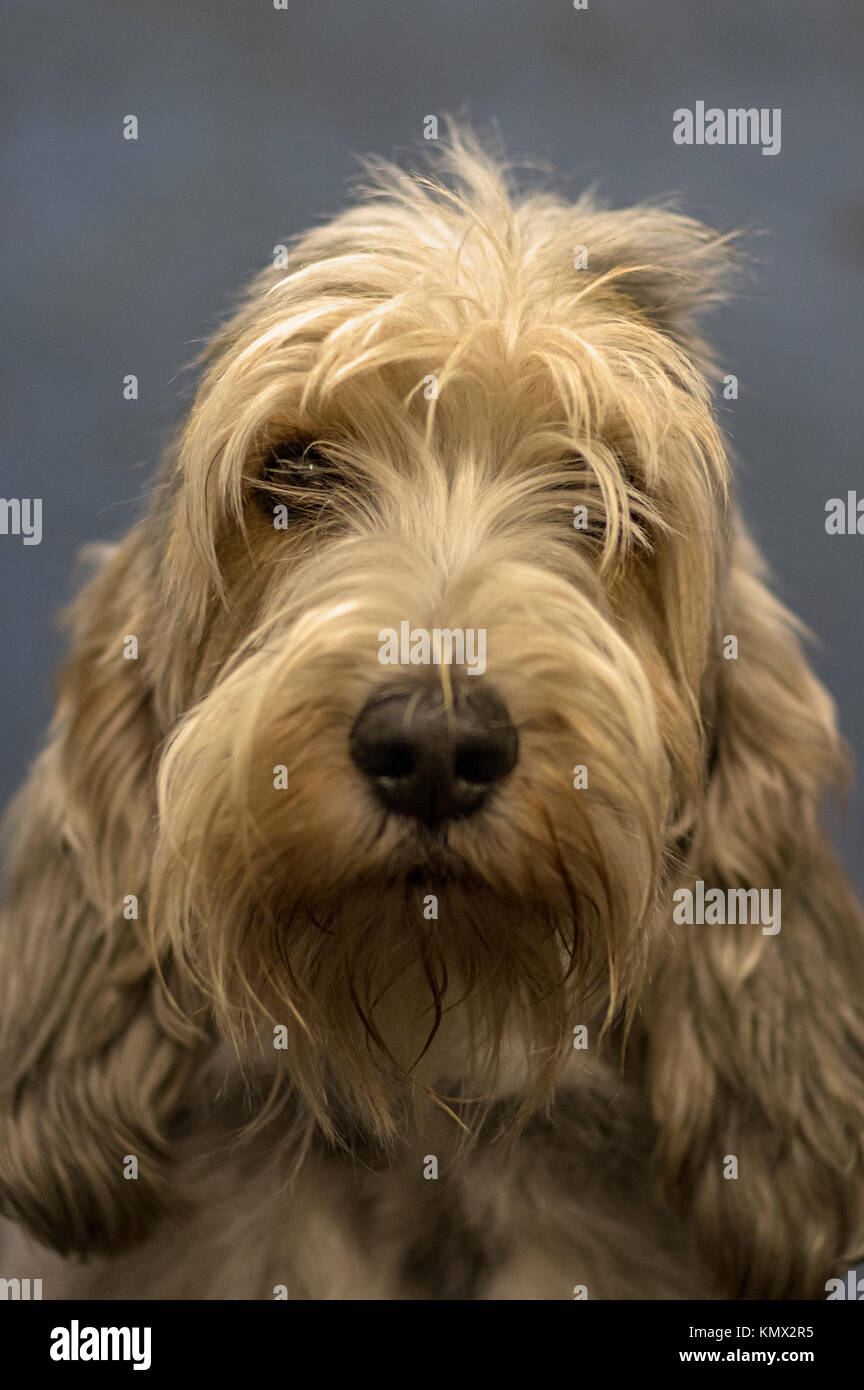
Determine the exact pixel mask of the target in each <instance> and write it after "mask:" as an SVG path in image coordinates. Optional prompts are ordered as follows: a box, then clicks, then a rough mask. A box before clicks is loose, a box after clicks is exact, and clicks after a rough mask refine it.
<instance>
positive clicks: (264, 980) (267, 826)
mask: <svg viewBox="0 0 864 1390" xmlns="http://www.w3.org/2000/svg"><path fill="white" fill-rule="evenodd" d="M444 158H445V160H448V161H449V163H450V165H451V166H452V171H453V174H454V178H453V180H452V181H451V182H446V181H439V180H437V179H436V178H427V177H420V176H413V175H408V174H406V173H403V172H400V171H399V170H397V169H395V168H392V167H390V166H387V167H384V168H383V169H378V170H377V172H376V173H375V174H374V177H373V185H374V186H373V187H372V188H371V189H367V191H366V193H365V195H364V196H363V197H362V198H361V199H360V200H358V202H357V203H356V205H355V206H353V207H352V208H351V210H349V211H348V212H346V213H345V214H344V215H342V216H340V217H338V218H337V219H336V220H335V221H333V222H332V223H330V224H329V225H327V226H324V227H321V228H319V229H317V230H315V231H312V232H311V233H309V234H308V235H307V236H305V237H303V238H302V239H301V240H299V241H298V242H297V243H296V244H295V245H294V246H293V247H292V249H291V251H290V255H289V258H288V265H287V267H285V268H284V269H279V270H275V269H273V270H268V271H266V272H265V273H263V274H262V275H260V276H259V277H258V278H257V279H256V281H255V282H254V284H253V285H252V287H251V290H250V293H249V295H248V297H247V298H246V300H245V301H244V303H243V304H242V306H241V307H240V309H239V311H238V312H237V313H236V314H235V315H234V317H233V318H232V319H231V321H230V322H229V323H228V325H227V327H226V328H225V329H224V330H223V331H222V332H221V333H220V334H219V335H218V336H217V338H216V339H215V341H214V342H213V344H212V345H211V347H210V348H209V350H208V354H207V365H206V371H205V374H204V377H203V380H202V383H201V385H200V388H199V390H198V394H197V397H196V399H195V402H194V405H193V407H192V410H191V413H190V415H189V418H188V420H187V422H186V425H185V428H184V430H183V434H182V437H181V439H180V441H179V444H178V445H177V447H176V448H175V449H173V450H172V451H170V453H169V456H168V458H167V460H166V463H165V466H164V471H163V474H162V477H161V480H160V482H159V485H158V487H157V488H156V490H155V492H154V495H153V499H152V504H151V506H150V508H149V510H148V512H147V515H146V516H145V518H144V519H143V521H142V522H141V523H140V524H139V525H138V526H136V528H135V529H134V530H133V531H132V532H131V534H130V535H128V536H127V537H126V539H125V540H124V541H123V542H122V543H121V544H120V545H119V546H118V547H117V548H116V549H114V550H113V552H112V553H110V554H109V555H108V556H107V557H106V558H105V560H104V563H103V565H102V566H101V568H100V570H99V572H98V573H97V574H96V576H95V577H94V578H93V579H92V581H91V582H90V583H89V584H88V585H87V587H86V588H85V589H84V591H83V593H82V594H81V596H80V598H79V599H78V600H77V603H76V605H75V608H74V612H73V621H72V648H71V655H70V657H69V659H68V661H67V663H66V666H65V669H64V672H63V677H62V685H61V691H60V698H59V704H58V709H57V714H56V718H55V721H54V724H53V727H52V730H51V734H50V738H49V742H48V744H47V747H46V749H45V751H44V752H43V753H42V754H41V756H40V758H39V759H38V761H37V763H36V765H35V767H34V769H33V771H32V773H31V775H30V777H29V779H28V781H27V783H26V785H25V786H24V788H23V790H22V791H21V793H20V794H19V797H18V799H17V801H16V802H15V803H14V805H13V807H12V809H11V812H10V817H9V824H10V827H11V832H12V836H13V844H12V848H11V856H10V868H9V883H8V894H7V906H6V909H5V915H4V918H3V924H2V942H0V1001H2V1008H0V1024H2V1044H3V1054H2V1055H3V1064H2V1077H0V1082H2V1121H0V1191H2V1198H3V1203H4V1207H5V1210H6V1212H7V1214H9V1215H11V1216H12V1217H14V1218H15V1219H16V1220H17V1221H18V1222H20V1223H21V1226H23V1228H26V1230H27V1231H29V1232H30V1233H32V1235H33V1236H35V1237H36V1239H37V1240H38V1241H39V1242H42V1243H43V1245H44V1246H47V1247H50V1248H51V1249H52V1250H53V1251H57V1252H60V1253H61V1254H62V1255H64V1256H69V1255H88V1256H90V1257H91V1259H90V1261H89V1262H88V1263H87V1264H86V1265H84V1266H81V1265H80V1264H78V1263H76V1262H74V1261H68V1260H61V1259H59V1258H58V1257H57V1256H56V1255H51V1254H49V1253H48V1251H47V1250H45V1249H43V1248H41V1247H38V1246H37V1247H32V1248H31V1250H30V1254H27V1253H26V1248H25V1247H26V1241H25V1238H24V1237H23V1236H21V1235H18V1236H16V1237H15V1238H14V1240H15V1243H14V1244H13V1245H11V1246H10V1247H9V1248H8V1249H7V1252H6V1254H5V1256H4V1260H3V1265H4V1267H3V1268H2V1269H0V1274H2V1275H5V1276H11V1275H18V1276H23V1275H26V1274H27V1273H32V1274H35V1275H43V1276H44V1281H45V1295H46V1297H53V1296H59V1295H69V1294H70V1293H71V1294H72V1295H74V1296H87V1295H91V1296H96V1297H119V1296H124V1295H130V1294H131V1295H134V1296H137V1297H142V1296H143V1297H172V1296H177V1297H208V1296H210V1297H227V1296H234V1297H244V1298H254V1297H273V1290H274V1287H276V1286H282V1287H283V1288H284V1290H285V1291H287V1294H288V1296H289V1297H312V1298H315V1297H325V1298H351V1297H356V1298H378V1297H380V1298H394V1297H409V1298H428V1297H476V1298H567V1297H570V1296H571V1291H572V1289H573V1287H574V1286H579V1285H581V1286H585V1287H587V1290H588V1294H589V1296H590V1297H592V1298H595V1297H621V1296H625V1297H626V1296H630V1297H644V1298H657V1297H660V1298H664V1297H668V1298H678V1297H681V1298H687V1297H708V1296H712V1295H719V1296H724V1297H753V1296H762V1297H770V1298H795V1297H809V1296H816V1297H819V1296H824V1283H825V1280H826V1279H827V1278H828V1277H829V1276H830V1275H831V1274H832V1273H833V1272H836V1270H838V1269H841V1270H842V1269H843V1268H844V1267H845V1264H846V1263H847V1262H848V1261H852V1260H854V1259H856V1258H860V1257H861V1255H862V1253H864V1201H862V1197H864V1183H862V1139H864V963H862V947H864V934H862V919H861V915H860V912H859V909H858V907H857V905H856V902H855V900H854V897H853V894H852V892H851V890H850V888H849V886H848V884H847V882H846V879H845V878H844V876H843V873H842V871H841V870H840V868H839V867H838V866H837V864H836V862H835V860H834V857H833V855H832V852H831V849H830V848H829V846H828V844H827V843H826V840H825V838H824V835H823V832H822V830H821V829H820V800H821V796H822V793H823V790H824V789H825V788H826V787H829V786H830V785H831V784H832V783H834V782H836V781H838V780H841V779H842V776H843V764H844V757H843V752H842V748H841V745H840V743H839V741H838V736H837V733H836V730H835V722H834V713H833V707H832V703H831V701H830V699H829V697H828V695H827V694H826V692H825V691H824V690H823V688H822V687H821V685H820V684H819V683H818V681H817V680H816V678H815V677H814V676H813V674H812V673H811V671H810V669H809V668H808V665H807V662H806V660H805V657H804V655H803V653H802V647H801V642H800V637H799V632H798V628H797V625H796V623H795V621H794V619H793V618H792V617H791V616H790V615H789V613H788V612H787V611H786V610H785V609H784V608H783V607H782V605H781V604H780V603H779V602H778V601H777V600H776V599H775V598H773V597H772V596H771V594H770V593H769V591H768V589H767V587H766V582H765V576H764V573H763V566H762V563H761V561H760V559H759V557H758V555H757V553H756V550H755V549H754V546H753V545H752V544H751V542H750V541H749V540H748V538H747V536H746V534H745V532H744V531H743V529H742V526H741V523H740V521H739V519H738V517H737V514H736V512H735V509H734V504H733V503H732V501H731V500H730V475H729V466H728V462H727V451H726V448H725V445H724V441H723V438H722V437H721V434H720V432H719V431H718V428H717V425H716V423H715V421H714V418H713V415H712V409H711V389H710V385H709V383H710V380H711V372H712V368H711V364H710V360H709V357H708V353H707V350H706V348H705V346H704V344H703V342H702V340H701V337H700V335H699V327H698V322H697V320H698V316H699V314H700V313H701V311H702V310H703V309H704V308H705V307H706V306H707V305H709V304H710V303H711V302H713V301H714V300H716V299H718V298H719V297H720V296H721V295H722V293H723V290H724V285H725V282H726V277H727V274H728V269H729V261H730V247H729V239H728V238H725V237H721V236H717V235H715V234H713V233H712V232H710V231H709V230H708V229H706V228H705V227H703V226H701V225H699V224H697V223H696V222H694V221H692V220H690V219H688V218H687V217H684V216H682V215H681V214H679V213H677V212H674V211H671V210H669V209H668V208H652V207H638V208H635V209H630V210H628V211H620V212H619V211H609V210H606V209H604V208H603V207H601V206H599V205H598V204H597V203H596V202H595V201H593V200H592V199H590V198H587V197H586V198H583V199H581V200H579V201H578V202H576V203H574V204H565V203H563V202H560V201H558V200H556V199H555V198H554V197H552V196H549V195H547V194H535V195H533V196H525V197H520V196H519V195H518V194H517V193H515V192H514V191H513V189H512V187H511V183H510V176H509V174H508V172H507V170H506V168H505V166H504V165H503V164H502V163H501V162H500V161H498V160H497V159H494V158H491V157H489V156H487V155H485V154H484V153H483V152H482V151H481V149H480V148H479V147H478V146H477V145H476V143H475V142H474V141H473V139H472V138H471V137H470V136H469V135H465V134H464V133H462V134H460V133H459V132H458V131H456V132H454V134H453V136H452V139H451V141H450V143H449V146H448V150H447V152H446V154H445V155H444ZM576 245H584V246H585V247H587V249H588V255H589V263H588V268H587V269H576V268H574V262H573V248H574V246H576ZM430 377H434V378H435V383H434V388H435V389H429V378H430ZM312 448H314V450H315V451H316V452H315V454H314V457H316V458H318V459H320V458H322V457H323V458H326V460H327V464H326V471H325V490H323V491H322V490H315V491H310V489H309V488H308V487H307V488H304V489H302V490H300V489H299V485H297V484H295V483H294V482H293V481H291V475H283V474H280V473H279V472H278V469H277V471H276V472H275V474H274V470H273V461H274V460H278V459H282V458H284V457H286V456H289V457H293V458H297V457H300V456H301V455H303V452H304V451H308V450H309V449H312ZM286 477H287V479H288V480H287V481H286ZM280 504H284V505H285V506H286V507H287V512H286V513H285V514H284V515H287V516H288V518H289V520H288V525H287V529H277V527H275V526H274V524H273V522H274V515H275V514H274V507H275V506H278V505H280ZM579 505H584V506H586V507H587V509H588V512H587V515H588V518H589V526H588V529H587V530H585V531H580V530H577V529H574V527H573V524H572V520H573V516H574V507H576V506H579ZM403 619H409V620H410V621H411V622H412V623H413V624H418V625H426V626H428V627H430V628H431V627H435V626H441V627H449V628H454V627H464V628H469V627H475V628H484V629H485V630H486V632H487V634H488V653H489V655H488V669H487V672H486V675H485V676H484V677H483V678H482V679H483V681H484V682H487V683H488V684H489V685H490V686H492V687H493V688H494V690H495V691H496V692H497V694H498V695H499V696H500V698H501V699H503V701H504V702H505V703H506V706H507V709H508V710H509V713H510V718H511V720H512V722H513V724H514V725H515V727H516V729H517V730H518V733H519V740H520V754H519V761H518V764H517V766H516V768H515V770H514V771H513V773H512V775H511V776H510V777H509V778H508V779H507V781H506V782H505V783H504V784H503V785H502V787H501V789H500V791H499V792H498V795H497V796H496V797H495V798H494V799H493V800H492V801H491V802H490V803H489V806H488V809H486V810H484V811H483V812H482V814H480V815H478V816H475V817H473V818H471V819H467V820H464V821H459V822H455V823H453V824H452V825H451V826H450V827H449V828H448V830H447V832H446V834H439V835H438V836H437V837H436V836H431V835H430V836H423V835H422V834H420V832H418V831H416V830H415V829H414V828H413V827H412V824H411V823H410V822H409V821H406V820H403V819H401V818H399V817H397V816H393V815H390V816H388V815H386V814H385V813H383V812H382V811H381V810H380V809H379V808H378V807H377V806H376V805H375V803H374V802H373V799H372V797H371V795H370V793H369V791H368V789H367V787H366V785H365V784H364V782H363V779H362V778H361V777H360V776H359V774H358V772H357V770H356V769H355V768H354V767H353V766H352V764H351V761H350V758H349V755H348V734H349V731H350V729H351V726H352V722H353V720H354V719H355V717H356V715H357V713H358V711H359V709H360V708H361V706H362V705H363V703H364V701H366V699H367V698H368V697H369V695H370V694H371V693H372V692H373V691H374V690H375V689H376V688H377V687H379V686H380V685H382V684H383V683H384V681H385V679H386V675H387V672H386V670H385V668H383V667H382V666H381V665H380V664H379V662H378V660H377V653H378V640H377V639H378V633H379V630H381V629H383V628H385V627H388V626H391V627H398V625H399V623H400V622H401V621H402V620H403ZM729 634H732V635H735V636H736V637H737V639H738V643H739V657H738V660H737V661H734V660H731V661H727V660H724V659H723V639H724V637H726V636H727V635H729ZM129 637H135V638H137V643H138V649H137V659H125V658H126V656H128V655H129V643H128V638H129ZM403 674H404V673H403ZM408 675H409V676H410V678H411V679H412V680H413V681H415V682H419V683H420V684H422V683H423V682H425V681H442V682H443V686H444V693H445V695H446V696H448V697H449V696H450V695H452V690H451V684H452V686H453V687H455V686H458V684H459V682H460V681H464V680H465V677H464V675H463V674H462V673H461V672H460V671H458V670H457V669H453V668H439V669H431V670H430V669H428V668H427V669H426V670H425V671H423V672H422V673H421V675H419V676H418V673H417V670H416V669H415V668H410V670H409V671H408ZM468 683H469V684H471V683H472V682H471V680H470V679H469V681H468ZM576 765H583V766H585V767H586V768H587V769H588V787H587V788H583V789H578V790H577V789H574V787H573V785H572V769H573V768H574V766H576ZM279 766H284V767H285V768H286V769H287V778H286V779H285V780H286V783H287V785H285V786H280V787H277V786H276V785H274V783H275V781H278V780H279V779H278V776H277V775H276V773H275V769H276V768H278V767H279ZM697 879H702V880H704V881H705V883H706V884H707V885H709V886H711V887H719V888H723V889H725V888H731V887H745V888H749V887H757V888H779V889H781V890H782V905H783V906H782V913H783V917H782V931H781V933H780V934H779V935H777V936H773V937H772V936H766V935H763V934H762V933H761V932H760V930H759V928H758V927H753V926H725V927H718V926H714V927H712V926H691V927H679V926H675V925H673V919H672V892H673V891H674V889H675V888H676V887H680V886H688V885H690V886H692V884H693V882H694V880H697ZM430 893H431V894H435V895H436V896H437V898H438V901H439V915H438V918H437V920H431V921H430V920H426V918H425V917H424V909H423V904H424V900H425V898H426V897H427V895H428V894H430ZM133 897H134V899H137V904H138V915H137V917H136V916H134V915H132V914H134V906H132V907H130V902H131V899H132V898H133ZM124 904H125V906H126V911H125V913H124ZM580 1024H585V1025H587V1027H588V1037H589V1047H588V1049H587V1050H586V1051H581V1050H575V1049H574V1047H573V1030H574V1027H576V1026H577V1025H580ZM274 1030H275V1032H274ZM274 1036H275V1037H276V1038H278V1040H279V1042H280V1044H281V1045H279V1046H274ZM430 1155H434V1156H436V1157H437V1160H438V1164H439V1178H438V1180H437V1181H429V1180H426V1179H425V1178H424V1165H425V1162H426V1159H427V1157H428V1156H430ZM727 1155H734V1156H736V1157H737V1160H738V1178H737V1180H729V1179H727V1178H724V1168H725V1167H727V1165H726V1158H727ZM126 1156H132V1157H134V1158H137V1162H138V1176H137V1179H128V1178H125V1177H124V1163H125V1162H126ZM126 1166H127V1171H128V1163H127V1164H126ZM13 1266H14V1267H13Z"/></svg>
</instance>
